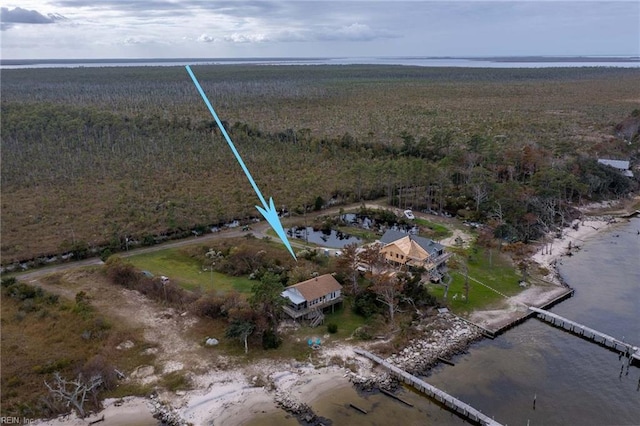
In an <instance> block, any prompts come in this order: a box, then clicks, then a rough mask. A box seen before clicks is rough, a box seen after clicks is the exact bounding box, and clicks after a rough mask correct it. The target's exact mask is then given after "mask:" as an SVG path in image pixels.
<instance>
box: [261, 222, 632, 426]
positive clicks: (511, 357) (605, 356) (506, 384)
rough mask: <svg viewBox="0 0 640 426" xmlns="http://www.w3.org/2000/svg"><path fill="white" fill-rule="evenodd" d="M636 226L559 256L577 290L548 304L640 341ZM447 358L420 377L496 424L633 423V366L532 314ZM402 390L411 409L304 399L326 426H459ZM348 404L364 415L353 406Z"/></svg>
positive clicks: (343, 395)
mask: <svg viewBox="0 0 640 426" xmlns="http://www.w3.org/2000/svg"><path fill="white" fill-rule="evenodd" d="M638 230H640V219H633V220H632V221H631V222H629V223H623V224H618V225H615V227H614V228H613V230H612V231H611V232H607V233H603V234H601V235H598V236H596V237H594V238H593V239H592V240H590V241H589V242H588V243H587V244H585V246H584V249H583V250H582V251H581V252H579V253H578V254H577V255H575V256H573V257H571V258H565V259H564V260H563V265H562V266H561V272H562V274H563V276H564V277H565V279H566V280H567V281H568V282H569V284H570V285H571V286H572V287H574V288H575V289H576V294H575V296H574V297H573V298H571V299H569V300H567V301H565V302H562V303H561V304H559V305H556V306H555V307H554V308H552V309H551V310H552V311H553V312H556V313H558V314H559V315H563V316H566V317H568V318H571V319H574V320H576V321H578V322H581V323H583V324H585V325H588V326H591V327H593V328H595V329H597V330H600V331H603V332H605V333H608V334H610V335H612V336H615V337H618V338H620V339H622V338H623V337H624V339H625V340H626V341H628V342H631V343H633V344H635V345H638V346H640V235H637V231H638ZM454 361H455V363H456V366H455V367H450V366H440V367H438V368H436V369H435V370H434V371H433V372H432V374H431V375H430V376H429V377H427V378H426V380H427V381H428V382H429V383H431V384H433V385H435V386H437V387H439V388H441V389H444V390H445V391H447V392H449V393H450V394H452V395H454V396H456V397H457V398H459V399H461V400H462V401H464V402H467V403H469V404H471V405H472V406H473V407H475V408H477V409H479V410H480V411H482V412H484V413H485V414H488V415H489V416H491V417H493V418H494V419H495V420H496V421H498V422H500V423H502V424H506V425H523V426H526V425H531V426H534V425H638V424H640V391H638V390H637V386H638V381H639V380H640V368H638V367H635V366H633V367H631V368H630V369H629V374H628V375H626V374H625V373H626V371H627V370H626V369H625V370H624V371H625V373H623V375H622V376H620V374H619V373H620V367H621V366H622V364H623V361H624V358H623V360H619V359H618V355H617V354H616V353H614V352H610V351H609V350H607V349H605V348H602V347H600V346H598V345H595V344H593V343H590V342H587V341H585V340H582V339H580V338H578V337H576V336H574V335H572V334H569V333H567V332H564V331H562V330H560V329H556V328H554V327H552V326H550V325H548V324H546V323H543V322H541V321H539V320H537V319H530V320H528V321H527V322H525V323H524V324H522V325H520V326H518V327H516V328H514V329H512V330H509V331H507V332H506V333H505V334H503V335H501V336H499V337H498V338H496V339H495V340H483V341H481V342H478V343H477V344H474V345H473V346H472V347H471V348H470V350H469V352H468V354H465V355H462V356H459V357H457V358H455V359H454ZM402 396H403V398H405V399H407V400H409V401H410V402H412V403H413V404H414V405H415V407H414V408H409V407H406V406H404V405H403V404H401V403H399V402H397V401H393V400H391V399H389V398H388V397H386V396H384V395H372V396H368V397H362V396H359V395H358V394H357V393H356V392H355V390H353V389H352V388H351V386H349V385H346V386H339V387H337V388H336V389H334V390H333V391H332V392H331V394H330V395H325V396H323V397H322V398H321V399H320V400H318V401H315V402H314V403H313V404H311V405H312V407H313V409H314V410H315V411H316V413H318V414H319V415H321V416H323V417H327V418H330V419H332V420H333V422H334V423H333V424H334V425H344V424H348V425H389V424H397V423H398V421H399V420H400V419H401V420H402V423H403V425H405V426H409V425H423V424H432V425H460V424H467V423H466V422H465V421H464V420H462V419H461V418H459V417H457V416H455V415H453V414H451V413H450V412H449V411H447V410H445V409H443V408H441V407H440V406H438V405H437V404H434V403H432V402H430V401H429V400H428V399H426V398H424V397H422V396H421V395H418V394H416V393H414V392H411V391H409V390H406V391H404V393H403V395H402ZM534 396H535V397H536V407H535V409H534V408H533V399H534ZM349 402H352V403H354V404H356V405H358V406H359V407H362V408H363V409H365V410H367V411H368V412H369V414H368V415H366V416H365V415H362V414H360V413H357V412H355V411H354V410H353V409H350V408H349V407H348V403H349ZM285 417H286V416H285V415H284V414H280V413H278V414H272V415H269V416H267V417H263V418H260V419H256V422H255V423H252V424H255V425H277V424H295V421H293V419H291V418H289V419H285ZM283 422H284V423H283ZM287 422H291V423H287Z"/></svg>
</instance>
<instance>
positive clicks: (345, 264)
mask: <svg viewBox="0 0 640 426" xmlns="http://www.w3.org/2000/svg"><path fill="white" fill-rule="evenodd" d="M357 249H358V245H357V244H355V243H353V244H347V245H346V246H344V247H343V248H342V254H341V255H340V256H339V257H338V259H337V261H336V263H337V268H338V270H340V271H341V272H342V273H343V274H344V276H345V277H347V278H348V279H349V283H350V284H351V286H350V288H349V292H350V293H351V294H358V293H359V292H360V287H359V286H358V277H359V276H360V272H359V271H358V264H359V263H360V258H359V257H358V252H357Z"/></svg>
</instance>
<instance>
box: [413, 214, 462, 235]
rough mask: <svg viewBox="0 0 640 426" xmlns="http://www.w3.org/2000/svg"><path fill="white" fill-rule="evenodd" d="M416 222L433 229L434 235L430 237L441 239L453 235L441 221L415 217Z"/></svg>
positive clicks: (422, 226)
mask: <svg viewBox="0 0 640 426" xmlns="http://www.w3.org/2000/svg"><path fill="white" fill-rule="evenodd" d="M414 222H415V223H416V224H417V225H419V226H420V227H421V228H428V229H429V230H431V232H432V235H431V236H430V237H431V238H433V239H436V240H439V239H442V238H447V237H450V236H451V235H453V233H452V232H451V231H450V230H449V228H447V227H446V226H444V225H441V224H439V223H436V222H431V221H430V220H427V219H422V218H415V220H414Z"/></svg>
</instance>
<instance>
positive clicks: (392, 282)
mask: <svg viewBox="0 0 640 426" xmlns="http://www.w3.org/2000/svg"><path fill="white" fill-rule="evenodd" d="M371 281H372V282H373V285H372V287H371V289H372V290H373V292H374V293H375V294H376V295H377V296H378V297H377V299H378V301H380V302H382V303H384V304H385V305H386V306H387V307H388V308H389V321H390V322H391V323H392V324H393V318H394V314H395V311H396V310H397V309H398V302H399V299H400V295H401V292H402V283H401V282H400V280H398V279H397V278H396V277H394V276H391V275H389V274H385V273H381V274H374V275H373V277H372V278H371Z"/></svg>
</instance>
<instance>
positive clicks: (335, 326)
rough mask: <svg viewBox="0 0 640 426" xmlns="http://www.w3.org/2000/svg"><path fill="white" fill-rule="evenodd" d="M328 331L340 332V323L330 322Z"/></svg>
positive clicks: (332, 332)
mask: <svg viewBox="0 0 640 426" xmlns="http://www.w3.org/2000/svg"><path fill="white" fill-rule="evenodd" d="M327 331H328V332H329V333H331V334H335V333H337V332H338V324H336V323H333V322H330V323H329V324H327Z"/></svg>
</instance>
